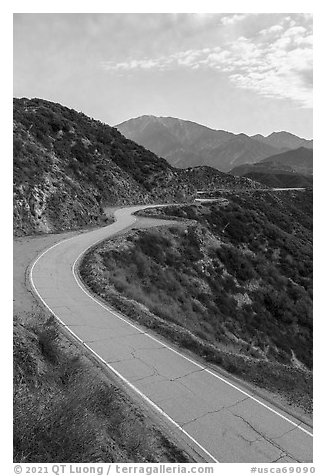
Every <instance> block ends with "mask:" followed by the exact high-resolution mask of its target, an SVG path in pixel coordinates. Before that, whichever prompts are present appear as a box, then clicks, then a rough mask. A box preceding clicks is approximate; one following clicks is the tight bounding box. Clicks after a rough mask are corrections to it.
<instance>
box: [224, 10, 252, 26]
mask: <svg viewBox="0 0 326 476" xmlns="http://www.w3.org/2000/svg"><path fill="white" fill-rule="evenodd" d="M247 16H248V14H247V13H246V14H245V13H236V14H235V15H225V16H223V17H222V18H221V20H220V21H221V23H222V25H225V26H230V25H234V24H235V23H238V22H240V21H242V20H244V19H245V18H247Z"/></svg>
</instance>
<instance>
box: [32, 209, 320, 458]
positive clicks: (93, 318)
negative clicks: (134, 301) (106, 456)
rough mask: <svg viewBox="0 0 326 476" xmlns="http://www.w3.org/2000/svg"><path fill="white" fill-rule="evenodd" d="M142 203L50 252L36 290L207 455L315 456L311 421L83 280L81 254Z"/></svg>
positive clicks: (38, 269) (35, 276)
mask: <svg viewBox="0 0 326 476" xmlns="http://www.w3.org/2000/svg"><path fill="white" fill-rule="evenodd" d="M140 208H147V207H146V206H144V207H139V206H138V207H129V208H123V209H119V210H117V211H116V212H115V216H116V219H117V221H116V222H115V223H113V224H111V225H109V226H107V227H104V228H100V229H97V230H93V231H90V232H88V233H83V234H80V235H78V236H74V237H72V238H70V239H67V240H64V241H61V242H59V243H57V244H56V245H54V246H52V247H51V248H49V249H48V250H46V251H45V252H43V253H42V254H41V255H40V256H39V257H38V258H37V260H36V261H35V262H34V263H33V265H32V267H31V271H30V279H31V283H32V287H33V290H34V292H35V293H36V295H37V296H38V297H39V299H41V301H42V302H43V304H45V305H46V307H47V308H48V309H49V310H50V311H51V312H52V313H53V314H54V315H55V316H56V317H57V318H58V319H59V320H60V322H61V323H62V325H63V326H65V327H66V329H67V330H68V331H69V332H71V333H72V334H73V335H74V336H75V337H77V338H78V340H79V341H81V342H82V343H83V345H85V346H86V347H87V349H88V350H89V351H90V352H92V353H93V355H95V356H96V357H97V358H98V359H99V360H101V362H102V363H105V365H106V366H107V367H108V368H109V369H110V371H111V372H114V374H115V375H116V376H117V378H118V379H120V380H121V382H122V384H123V385H124V386H128V388H129V389H130V391H131V392H135V396H137V398H138V399H139V398H142V399H143V401H144V403H145V405H148V406H149V407H150V408H151V411H152V412H153V411H154V412H155V413H156V414H157V415H158V417H159V418H161V419H162V420H164V421H166V423H167V424H168V425H170V427H171V428H172V427H173V429H174V433H175V434H176V435H177V436H178V435H179V436H180V440H181V439H183V440H187V443H188V444H189V445H190V446H191V447H192V448H193V449H194V450H195V451H196V452H197V453H198V454H199V455H201V457H202V459H204V460H205V461H207V462H233V463H234V462H238V463H250V462H251V463H253V462H257V463H259V462H264V463H267V462H278V463H286V462H312V430H311V428H309V427H308V426H307V425H306V424H304V423H302V422H301V421H299V420H296V419H295V418H294V417H293V416H289V415H288V414H286V413H285V412H284V411H283V410H279V409H278V408H276V407H273V406H272V405H271V404H270V403H267V402H265V401H264V400H262V399H261V398H259V397H256V396H254V394H252V393H251V391H248V390H245V389H244V388H241V387H240V386H239V384H238V383H234V382H233V381H232V380H230V381H229V380H228V379H227V378H225V377H223V376H222V375H219V374H218V373H217V372H216V371H212V370H211V369H209V368H206V367H205V364H201V363H199V362H197V361H194V360H192V359H191V358H189V357H188V356H186V355H183V354H182V351H180V352H179V351H178V350H177V349H175V348H174V347H172V346H171V347H170V346H169V345H168V344H166V343H165V341H163V340H162V341H161V340H159V339H158V338H157V337H155V336H153V335H151V334H150V332H148V333H147V331H146V329H144V328H140V327H137V326H136V325H135V324H133V323H132V322H130V321H128V320H127V319H126V318H124V317H123V316H122V315H121V314H119V313H117V312H115V311H112V310H110V309H109V308H108V307H106V306H105V305H104V304H103V303H101V302H99V301H97V300H96V298H94V297H93V296H91V295H90V294H89V293H88V291H87V290H86V289H85V288H84V287H83V285H82V283H81V282H80V280H79V278H78V276H77V272H76V269H77V263H78V261H79V260H80V257H81V255H82V254H83V253H84V252H85V250H86V249H87V248H89V247H90V246H92V245H93V244H94V243H96V242H98V241H101V240H103V239H105V238H107V237H109V236H111V235H113V234H115V233H117V232H119V231H121V230H123V229H125V228H127V227H129V226H130V225H132V224H133V223H134V222H135V221H136V220H137V218H136V217H135V216H133V215H132V213H133V212H134V211H136V210H139V209H140Z"/></svg>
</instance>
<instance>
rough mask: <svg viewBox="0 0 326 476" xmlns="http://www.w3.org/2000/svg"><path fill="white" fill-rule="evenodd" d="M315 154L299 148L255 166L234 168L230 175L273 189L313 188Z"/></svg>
mask: <svg viewBox="0 0 326 476" xmlns="http://www.w3.org/2000/svg"><path fill="white" fill-rule="evenodd" d="M312 172H313V152H312V150H311V149H306V148H305V147H299V148H298V149H295V150H289V151H287V152H283V153H282V154H277V155H274V156H271V157H267V158H266V159H263V160H261V161H260V162H257V163H255V164H243V165H240V166H238V167H234V168H233V169H232V170H231V172H230V173H232V174H233V175H238V176H242V177H247V178H251V179H252V180H257V181H258V182H261V183H264V184H266V185H268V186H271V187H311V186H312V184H313V180H312Z"/></svg>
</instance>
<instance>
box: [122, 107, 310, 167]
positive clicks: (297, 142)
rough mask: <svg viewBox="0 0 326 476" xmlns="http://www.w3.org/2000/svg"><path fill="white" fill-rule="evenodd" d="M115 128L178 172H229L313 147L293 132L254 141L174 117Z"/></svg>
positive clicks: (139, 119)
mask: <svg viewBox="0 0 326 476" xmlns="http://www.w3.org/2000/svg"><path fill="white" fill-rule="evenodd" d="M115 127H116V128H117V129H118V130H119V131H120V132H121V133H122V134H123V135H124V136H125V137H127V138H128V139H131V140H133V141H135V142H137V143H138V144H141V145H142V146H144V147H145V148H147V149H148V150H150V151H152V152H154V153H155V154H157V155H158V156H159V157H164V158H165V159H166V160H167V161H168V162H169V163H170V164H171V165H173V166H174V167H178V168H187V167H195V166H200V165H207V166H210V167H214V168H216V169H218V170H220V171H223V172H228V171H230V170H231V169H232V168H234V167H236V166H238V165H241V164H245V163H255V162H259V161H260V160H262V159H265V158H267V157H270V156H272V155H276V154H279V153H281V152H285V151H287V150H289V149H296V148H299V147H306V148H309V149H312V147H313V142H312V140H306V139H302V138H300V137H297V136H295V135H293V134H291V133H289V132H284V131H282V132H273V133H272V134H270V135H268V136H267V137H264V136H262V135H260V134H256V135H254V136H251V137H250V136H248V135H246V134H233V133H231V132H228V131H224V130H215V129H211V128H209V127H206V126H203V125H200V124H197V123H195V122H191V121H185V120H182V119H177V118H173V117H156V116H141V117H137V118H134V119H130V120H128V121H125V122H122V123H120V124H117V125H116V126H115Z"/></svg>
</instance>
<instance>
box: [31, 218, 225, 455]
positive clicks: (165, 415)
mask: <svg viewBox="0 0 326 476" xmlns="http://www.w3.org/2000/svg"><path fill="white" fill-rule="evenodd" d="M134 221H137V219H135V220H134ZM73 238H75V237H72V238H67V239H65V240H62V241H60V242H59V243H56V244H55V245H53V246H51V247H50V248H48V249H47V250H45V251H44V252H43V253H42V254H41V255H40V256H39V257H38V258H37V259H36V260H35V261H34V263H33V265H32V267H31V270H30V281H31V284H32V287H33V289H34V292H35V293H36V294H37V296H38V297H39V299H40V300H41V301H42V303H43V304H44V306H45V307H46V308H47V309H48V310H49V311H50V312H51V313H52V314H53V315H54V316H55V317H56V319H57V320H58V321H59V322H60V324H61V325H62V326H63V327H64V328H66V329H67V330H68V331H69V332H70V334H72V335H73V336H74V337H75V338H76V339H77V340H78V341H79V342H80V343H81V344H82V345H83V346H84V347H86V348H87V350H89V351H90V352H91V353H92V354H94V355H95V356H96V358H98V359H99V360H100V361H101V362H102V363H103V364H104V365H105V366H106V367H108V368H109V369H110V370H111V371H112V372H113V373H114V374H115V375H116V376H117V377H118V378H119V379H120V380H122V381H123V382H124V383H125V384H126V385H128V386H129V387H130V388H131V389H132V390H133V391H134V392H135V393H137V394H138V395H139V396H140V397H141V398H143V399H144V400H145V401H146V402H147V403H148V404H149V405H150V406H152V407H153V408H154V410H155V411H157V412H158V413H160V414H161V415H162V416H163V417H164V418H166V419H167V420H168V421H169V422H170V423H172V424H173V425H174V426H175V427H176V428H177V429H178V430H180V431H181V432H182V433H183V434H184V435H185V436H186V437H187V438H189V440H190V441H192V442H193V443H195V445H196V446H197V447H198V448H199V449H200V450H201V451H203V452H204V453H205V454H206V455H207V456H208V457H209V458H211V459H212V460H213V462H214V463H219V461H218V460H217V459H216V458H215V457H214V456H213V455H211V453H210V452H209V451H207V450H206V449H205V448H204V447H203V446H202V445H201V444H200V443H198V441H197V440H195V438H193V437H192V436H191V435H190V434H189V433H188V432H187V431H186V430H184V429H183V428H182V427H181V426H180V425H179V424H178V423H177V422H176V421H174V420H173V419H172V418H171V417H170V416H169V415H168V414H167V413H165V412H164V411H163V410H162V409H161V408H160V407H159V406H158V405H156V403H154V402H153V401H152V400H150V399H149V398H148V397H147V396H146V395H145V394H143V393H142V392H141V391H140V390H139V389H138V388H137V387H135V385H133V384H132V383H131V382H129V380H127V379H126V378H125V377H123V375H121V374H120V373H119V372H118V371H117V370H116V369H115V368H114V367H112V366H111V365H110V364H109V363H108V362H106V361H105V360H104V359H103V358H102V357H101V356H100V355H98V354H97V353H96V352H95V351H94V350H93V349H91V347H89V346H88V345H87V344H86V343H85V342H83V341H82V339H80V337H78V336H77V335H76V334H75V333H74V332H73V331H72V330H71V329H70V328H69V327H68V325H67V324H65V323H64V322H63V321H62V320H61V319H60V317H59V316H57V315H56V313H55V312H54V311H53V310H52V309H51V308H50V306H49V305H48V304H47V303H46V302H45V301H44V299H43V298H42V296H41V295H40V293H39V292H38V290H37V288H36V286H35V284H34V280H33V270H34V266H35V265H36V263H37V262H38V261H39V260H40V259H41V258H42V256H44V255H45V254H46V253H47V252H48V251H50V250H51V249H53V248H55V247H56V246H58V245H60V244H62V243H64V242H66V241H70V240H71V239H73ZM100 241H102V239H100V240H99V241H98V242H100ZM98 242H95V243H93V245H91V246H94V245H95V244H96V243H98ZM91 246H90V247H91ZM90 247H89V248H90ZM87 249H88V248H86V249H85V250H84V251H83V252H82V253H84V252H86V251H87ZM82 253H81V254H82ZM79 256H80V255H79ZM78 258H79V257H78ZM78 258H77V260H78ZM77 260H76V261H77ZM76 261H75V263H76ZM75 263H74V265H75ZM73 273H74V267H73ZM74 277H75V279H76V276H75V274H74ZM77 284H78V285H79V286H80V284H79V283H78V281H77ZM80 288H81V289H82V290H83V291H84V289H83V288H82V287H81V286H80ZM86 294H87V295H88V293H86ZM95 301H96V300H95ZM96 302H97V303H98V304H100V303H99V302H98V301H96ZM106 310H108V309H106ZM137 330H139V329H137Z"/></svg>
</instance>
